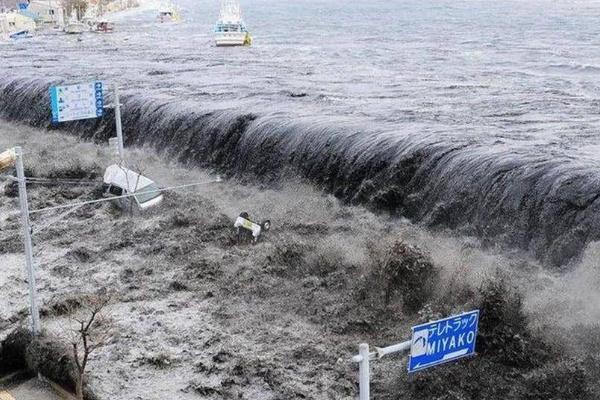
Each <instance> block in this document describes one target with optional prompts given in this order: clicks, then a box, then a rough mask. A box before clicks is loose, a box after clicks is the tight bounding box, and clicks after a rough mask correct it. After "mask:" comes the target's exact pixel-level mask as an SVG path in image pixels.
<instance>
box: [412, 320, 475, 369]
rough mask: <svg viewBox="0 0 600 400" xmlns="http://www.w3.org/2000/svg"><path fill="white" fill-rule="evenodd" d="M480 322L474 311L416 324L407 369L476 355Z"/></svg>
mask: <svg viewBox="0 0 600 400" xmlns="http://www.w3.org/2000/svg"><path fill="white" fill-rule="evenodd" d="M478 325H479V310H475V311H470V312H467V313H464V314H460V315H455V316H453V317H449V318H445V319H440V320H439V321H434V322H428V323H426V324H421V325H417V326H415V327H413V328H412V341H411V348H410V357H409V360H408V372H409V373H411V372H417V371H420V370H423V369H426V368H429V367H433V366H435V365H440V364H444V363H447V362H449V361H454V360H458V359H459V358H463V357H468V356H472V355H474V354H475V342H476V341H477V327H478Z"/></svg>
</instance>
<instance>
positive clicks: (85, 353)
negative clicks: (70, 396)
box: [69, 296, 113, 400]
mask: <svg viewBox="0 0 600 400" xmlns="http://www.w3.org/2000/svg"><path fill="white" fill-rule="evenodd" d="M110 300H111V299H110V297H108V296H90V297H88V298H86V300H85V301H84V303H83V304H82V306H81V308H80V309H79V310H78V311H77V312H75V313H74V314H72V316H71V324H70V325H71V329H70V331H69V340H70V344H71V348H72V350H73V358H74V360H75V365H76V367H77V371H76V373H77V376H76V377H75V391H76V395H77V399H79V400H83V384H84V382H85V376H86V369H87V367H88V363H89V360H90V355H91V354H92V353H93V352H94V351H96V350H98V349H99V348H101V347H104V346H106V345H107V344H108V342H109V341H110V339H111V338H112V335H113V326H112V321H111V320H110V318H109V317H108V316H107V315H106V308H107V306H108V305H109V304H110Z"/></svg>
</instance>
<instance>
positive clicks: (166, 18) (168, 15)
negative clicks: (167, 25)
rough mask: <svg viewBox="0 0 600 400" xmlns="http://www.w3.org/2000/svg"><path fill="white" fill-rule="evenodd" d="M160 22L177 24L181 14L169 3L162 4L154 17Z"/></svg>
mask: <svg viewBox="0 0 600 400" xmlns="http://www.w3.org/2000/svg"><path fill="white" fill-rule="evenodd" d="M156 18H157V19H158V20H159V21H160V22H161V23H162V22H179V21H181V13H180V12H179V9H178V8H177V7H176V6H175V5H174V4H173V3H171V2H163V3H161V5H160V8H159V10H158V16H157V17H156Z"/></svg>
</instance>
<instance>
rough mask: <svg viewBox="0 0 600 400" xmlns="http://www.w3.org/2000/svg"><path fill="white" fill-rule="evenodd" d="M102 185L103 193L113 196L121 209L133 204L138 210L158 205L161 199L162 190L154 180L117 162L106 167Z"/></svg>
mask: <svg viewBox="0 0 600 400" xmlns="http://www.w3.org/2000/svg"><path fill="white" fill-rule="evenodd" d="M103 187H104V194H105V195H106V196H109V197H115V201H116V202H117V204H118V205H119V206H120V207H121V208H123V209H128V208H129V207H131V205H133V204H135V205H136V206H137V207H138V208H139V209H140V210H145V209H147V208H150V207H154V206H157V205H159V204H160V203H161V202H162V200H163V195H162V192H161V191H160V189H159V188H158V186H156V183H154V181H152V180H151V179H149V178H147V177H145V176H143V175H141V174H138V173H137V172H135V171H132V170H130V169H127V168H124V167H122V166H120V165H117V164H113V165H111V166H109V167H108V168H106V171H105V172H104V185H103ZM133 202H135V203H133Z"/></svg>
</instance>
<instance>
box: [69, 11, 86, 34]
mask: <svg viewBox="0 0 600 400" xmlns="http://www.w3.org/2000/svg"><path fill="white" fill-rule="evenodd" d="M89 30H90V29H89V26H88V25H86V24H84V23H83V22H81V21H79V19H78V18H77V13H76V12H73V11H71V17H69V22H67V24H66V25H65V33H69V34H72V35H80V34H82V33H83V32H86V31H89Z"/></svg>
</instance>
